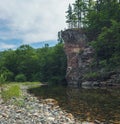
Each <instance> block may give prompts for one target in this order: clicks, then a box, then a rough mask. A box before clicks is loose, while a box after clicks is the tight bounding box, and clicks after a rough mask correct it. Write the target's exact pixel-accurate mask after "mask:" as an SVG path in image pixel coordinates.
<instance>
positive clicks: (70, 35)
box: [62, 29, 94, 85]
mask: <svg viewBox="0 0 120 124" xmlns="http://www.w3.org/2000/svg"><path fill="white" fill-rule="evenodd" d="M62 38H63V40H64V50H65V53H66V55H67V73H66V79H67V81H68V84H69V85H81V83H82V82H83V80H84V75H85V73H88V72H89V71H90V65H91V63H92V62H93V53H94V51H93V49H92V48H91V47H90V46H88V42H87V37H86V35H85V33H84V31H83V30H75V29H68V30H66V31H63V32H62Z"/></svg>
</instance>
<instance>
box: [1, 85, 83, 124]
mask: <svg viewBox="0 0 120 124" xmlns="http://www.w3.org/2000/svg"><path fill="white" fill-rule="evenodd" d="M0 124H81V122H78V121H77V120H75V118H74V117H73V116H72V114H71V113H67V112H65V111H64V110H62V109H61V108H60V107H59V106H58V105H57V101H55V100H54V99H50V98H49V99H45V100H38V99H37V98H36V97H34V96H32V95H31V94H28V93H27V91H26V87H22V98H12V99H11V100H9V101H7V102H3V100H2V99H1V98H0Z"/></svg>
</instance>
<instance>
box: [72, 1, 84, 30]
mask: <svg viewBox="0 0 120 124" xmlns="http://www.w3.org/2000/svg"><path fill="white" fill-rule="evenodd" d="M73 6H74V13H75V15H76V17H77V27H78V28H81V27H83V23H82V22H83V19H84V17H85V15H86V2H85V0H76V1H75V3H74V4H73Z"/></svg>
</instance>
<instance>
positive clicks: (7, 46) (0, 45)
mask: <svg viewBox="0 0 120 124" xmlns="http://www.w3.org/2000/svg"><path fill="white" fill-rule="evenodd" d="M14 48H16V45H14V44H6V43H0V50H3V49H14Z"/></svg>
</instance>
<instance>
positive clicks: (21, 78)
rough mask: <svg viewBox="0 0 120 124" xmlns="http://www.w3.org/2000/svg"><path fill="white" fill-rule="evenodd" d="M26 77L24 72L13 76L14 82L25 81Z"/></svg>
mask: <svg viewBox="0 0 120 124" xmlns="http://www.w3.org/2000/svg"><path fill="white" fill-rule="evenodd" d="M26 80H27V79H26V76H25V75H24V74H18V75H17V76H16V77H15V81H16V82H25V81H26Z"/></svg>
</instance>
